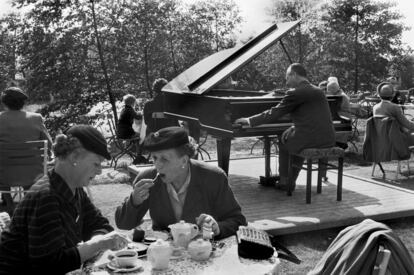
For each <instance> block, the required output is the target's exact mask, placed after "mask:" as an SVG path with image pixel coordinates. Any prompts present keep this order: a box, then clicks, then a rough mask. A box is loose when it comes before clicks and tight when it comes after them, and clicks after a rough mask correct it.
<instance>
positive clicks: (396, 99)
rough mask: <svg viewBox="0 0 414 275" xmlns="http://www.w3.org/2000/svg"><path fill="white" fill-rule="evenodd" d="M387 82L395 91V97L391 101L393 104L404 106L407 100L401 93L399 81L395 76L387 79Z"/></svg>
mask: <svg viewBox="0 0 414 275" xmlns="http://www.w3.org/2000/svg"><path fill="white" fill-rule="evenodd" d="M386 82H389V83H391V85H392V87H393V89H394V97H393V98H392V99H391V102H392V103H395V104H404V103H405V101H406V100H407V99H406V98H405V96H404V95H403V94H401V93H400V82H399V81H398V79H397V78H396V77H395V76H391V77H388V78H387V79H386Z"/></svg>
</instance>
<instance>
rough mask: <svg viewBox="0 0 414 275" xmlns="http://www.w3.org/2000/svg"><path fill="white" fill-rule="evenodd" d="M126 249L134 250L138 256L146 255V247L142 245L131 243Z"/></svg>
mask: <svg viewBox="0 0 414 275" xmlns="http://www.w3.org/2000/svg"><path fill="white" fill-rule="evenodd" d="M128 248H129V249H132V250H135V251H136V252H137V253H138V256H142V255H145V254H147V249H148V245H146V244H143V243H137V242H131V243H129V244H128Z"/></svg>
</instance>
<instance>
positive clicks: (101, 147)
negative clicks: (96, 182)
mask: <svg viewBox="0 0 414 275" xmlns="http://www.w3.org/2000/svg"><path fill="white" fill-rule="evenodd" d="M53 152H54V154H55V158H56V161H55V166H54V168H53V169H51V170H50V171H49V172H48V174H47V175H46V176H44V177H42V178H41V179H39V180H38V181H37V182H36V183H35V184H34V185H33V186H32V187H31V192H29V193H27V194H26V195H25V196H24V198H23V200H22V201H21V202H20V203H19V204H18V205H17V208H16V210H15V212H14V214H13V217H12V221H11V224H10V227H9V229H8V230H5V231H4V232H3V233H2V234H1V243H0V273H2V274H65V273H67V272H69V271H72V270H75V269H78V268H80V267H81V264H82V263H83V262H85V261H86V260H88V259H90V258H92V257H94V256H95V255H97V253H99V252H102V251H105V250H107V249H121V248H124V247H125V246H126V245H127V243H128V240H127V239H126V238H125V237H123V236H122V235H120V234H118V233H115V232H114V233H111V234H107V233H108V232H111V231H113V230H114V229H113V228H112V226H110V224H109V221H108V220H107V219H106V218H105V217H103V216H102V214H101V212H100V211H99V210H98V209H97V208H96V207H95V206H94V205H93V203H92V202H91V200H90V198H89V197H88V195H87V194H86V193H85V191H84V189H83V187H86V186H88V185H89V184H90V181H91V180H92V179H93V178H94V177H95V176H96V175H99V174H100V173H101V172H102V167H101V162H102V161H103V160H104V159H105V158H106V159H110V155H109V153H108V151H107V144H106V141H105V138H104V137H103V136H102V134H101V133H100V132H99V131H98V130H96V129H95V128H93V127H92V126H89V125H75V126H72V127H71V128H70V129H69V130H68V131H67V133H66V135H64V134H60V135H58V136H57V137H56V140H55V144H54V145H53Z"/></svg>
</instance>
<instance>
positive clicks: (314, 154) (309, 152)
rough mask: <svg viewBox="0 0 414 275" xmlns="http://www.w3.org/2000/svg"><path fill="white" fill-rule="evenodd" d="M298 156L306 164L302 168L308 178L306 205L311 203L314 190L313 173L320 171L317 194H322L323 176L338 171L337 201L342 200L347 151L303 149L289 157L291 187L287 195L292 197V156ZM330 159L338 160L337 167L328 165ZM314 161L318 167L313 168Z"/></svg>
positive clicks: (339, 149) (336, 148) (337, 148)
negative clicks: (333, 170) (330, 171)
mask: <svg viewBox="0 0 414 275" xmlns="http://www.w3.org/2000/svg"><path fill="white" fill-rule="evenodd" d="M292 155H294V156H298V157H302V158H304V159H305V163H304V165H303V166H302V167H297V168H302V169H304V170H306V171H307V176H306V203H311V188H312V171H318V184H317V189H316V190H317V191H316V192H317V193H318V194H320V193H322V176H323V175H324V174H326V170H332V169H337V170H338V183H337V189H336V200H337V201H341V200H342V174H343V165H344V155H345V151H344V150H343V149H342V148H339V147H330V148H309V149H303V150H302V151H301V152H299V153H297V154H291V155H289V187H288V189H287V195H288V196H292V189H293V188H292V187H293V181H292V180H291V179H292V172H293V171H292V169H291V167H292V165H293V164H292V161H291V160H292V158H291V157H290V156H292ZM329 159H336V160H337V161H338V164H337V165H334V164H331V163H328V160H329ZM314 160H317V161H318V167H317V168H312V163H313V161H314Z"/></svg>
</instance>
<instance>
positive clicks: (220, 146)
mask: <svg viewBox="0 0 414 275" xmlns="http://www.w3.org/2000/svg"><path fill="white" fill-rule="evenodd" d="M299 23H300V21H293V22H286V23H280V24H277V25H276V24H274V25H272V26H270V27H269V28H268V29H266V30H265V31H264V32H263V33H261V34H260V35H258V36H256V37H255V38H253V39H251V40H249V42H247V43H246V44H244V45H243V46H240V47H235V48H232V49H227V50H223V51H220V52H217V53H215V54H213V55H211V56H209V57H207V58H205V59H203V60H201V61H200V62H198V63H196V64H195V65H193V66H192V67H190V68H189V69H187V70H185V71H184V72H182V73H181V74H180V75H178V76H177V77H176V78H174V79H173V80H172V81H170V82H169V83H168V84H167V85H165V86H164V87H163V89H162V91H163V92H164V93H163V96H164V117H169V118H175V119H178V120H182V121H186V122H187V123H188V124H189V125H190V134H191V135H192V136H193V137H195V138H196V139H197V138H198V137H199V136H200V131H201V130H204V131H206V132H207V134H210V135H211V136H212V137H214V138H216V141H217V158H218V165H219V166H220V167H221V168H222V169H223V170H224V171H225V172H226V173H228V169H229V158H230V147H231V140H232V139H234V138H238V137H251V136H258V137H263V140H264V149H265V150H264V151H265V178H269V177H270V143H271V137H274V136H277V135H280V134H281V133H283V131H284V130H286V129H287V128H288V127H290V126H291V125H292V122H291V121H290V119H289V118H288V117H285V118H282V119H280V120H279V121H275V122H274V123H272V124H264V125H260V126H258V127H240V126H239V125H235V124H234V123H233V122H234V121H235V120H236V119H237V118H240V117H247V116H251V115H254V114H257V113H260V112H262V111H264V110H267V109H269V108H271V107H272V106H275V105H277V104H278V103H279V102H280V101H281V99H282V98H283V95H274V94H270V93H265V92H261V91H244V90H234V89H233V90H232V89H219V88H217V86H218V85H219V84H220V83H221V82H223V80H225V79H227V78H228V77H229V76H230V75H231V74H232V73H233V72H235V71H236V70H238V69H239V68H241V67H243V66H244V65H246V64H247V63H248V62H250V61H251V60H252V59H254V58H255V57H257V56H258V55H259V54H261V53H262V52H263V51H265V50H266V49H268V48H269V47H270V46H272V45H273V44H275V43H276V42H280V43H281V45H282V48H283V49H284V50H285V52H286V49H285V48H284V45H283V42H282V38H283V37H284V36H286V35H287V34H288V33H289V32H290V31H292V29H294V28H295V27H297V26H298V25H299ZM286 53H287V52H286ZM289 60H290V57H289ZM328 101H329V105H330V108H331V113H332V118H333V120H334V126H335V131H336V133H337V135H342V134H345V135H346V134H349V133H351V122H350V120H349V119H347V118H344V117H340V116H339V115H338V112H337V110H338V109H339V106H340V103H341V97H337V96H330V97H328Z"/></svg>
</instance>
